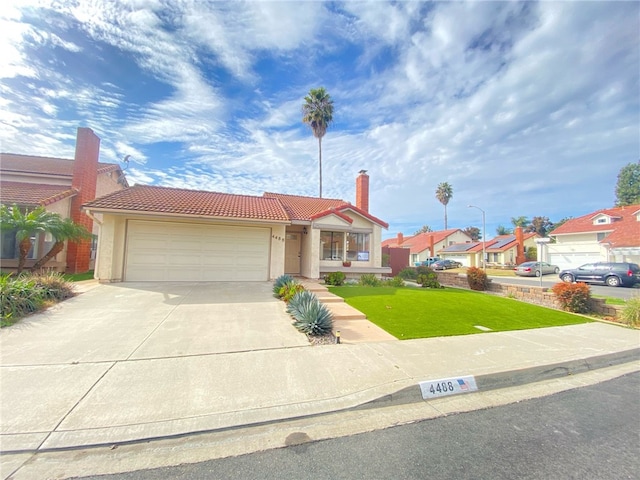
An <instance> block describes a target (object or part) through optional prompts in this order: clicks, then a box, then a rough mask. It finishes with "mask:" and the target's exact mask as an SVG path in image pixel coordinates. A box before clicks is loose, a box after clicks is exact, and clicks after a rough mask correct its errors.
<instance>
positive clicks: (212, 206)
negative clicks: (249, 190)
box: [84, 185, 289, 221]
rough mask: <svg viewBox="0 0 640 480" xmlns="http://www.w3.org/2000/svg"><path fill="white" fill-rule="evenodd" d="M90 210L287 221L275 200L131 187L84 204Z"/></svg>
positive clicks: (166, 188) (282, 209)
mask: <svg viewBox="0 0 640 480" xmlns="http://www.w3.org/2000/svg"><path fill="white" fill-rule="evenodd" d="M84 207H85V208H89V209H92V210H98V211H100V210H110V211H113V210H122V211H130V212H133V211H135V212H150V213H160V214H162V213H164V214H173V215H176V214H177V215H193V216H198V217H202V216H205V217H222V218H246V219H257V220H272V221H288V220H289V217H288V215H287V212H286V211H285V209H284V208H283V207H282V204H281V203H280V202H279V201H278V199H276V198H265V197H254V196H249V195H233V194H229V193H218V192H206V191H200V190H185V189H180V188H169V187H157V186H149V185H134V186H133V187H130V188H126V189H124V190H120V191H117V192H114V193H111V194H109V195H106V196H104V197H101V198H97V199H95V200H93V201H91V202H89V203H87V204H85V205H84Z"/></svg>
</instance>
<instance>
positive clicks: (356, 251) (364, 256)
mask: <svg viewBox="0 0 640 480" xmlns="http://www.w3.org/2000/svg"><path fill="white" fill-rule="evenodd" d="M369 250H370V247H369V234H368V233H348V234H347V260H350V261H354V262H368V261H369Z"/></svg>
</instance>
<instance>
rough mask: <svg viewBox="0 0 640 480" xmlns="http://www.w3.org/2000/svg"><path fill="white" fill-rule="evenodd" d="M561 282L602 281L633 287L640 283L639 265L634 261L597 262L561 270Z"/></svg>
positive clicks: (617, 285) (615, 285)
mask: <svg viewBox="0 0 640 480" xmlns="http://www.w3.org/2000/svg"><path fill="white" fill-rule="evenodd" d="M558 275H559V276H560V279H561V280H562V281H563V282H568V283H571V282H585V283H604V284H606V285H609V286H610V287H620V286H625V287H633V286H634V285H635V284H636V283H640V266H638V265H637V264H636V263H613V262H598V263H587V264H585V265H582V266H581V267H578V268H572V269H570V270H562V271H561V272H560V273H559V274H558Z"/></svg>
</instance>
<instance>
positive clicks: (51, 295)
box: [31, 272, 75, 302]
mask: <svg viewBox="0 0 640 480" xmlns="http://www.w3.org/2000/svg"><path fill="white" fill-rule="evenodd" d="M31 279H32V280H33V282H34V286H35V288H38V289H40V294H41V296H42V299H43V300H45V301H46V300H52V301H56V302H60V301H62V300H66V299H67V298H71V297H73V296H74V295H75V293H74V292H73V286H72V285H71V284H70V283H69V282H67V281H66V280H65V279H64V277H63V276H62V275H61V274H59V273H55V272H51V273H42V274H35V275H33V276H32V277H31Z"/></svg>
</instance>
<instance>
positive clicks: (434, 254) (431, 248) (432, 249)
mask: <svg viewBox="0 0 640 480" xmlns="http://www.w3.org/2000/svg"><path fill="white" fill-rule="evenodd" d="M429 251H430V252H431V256H432V257H435V256H436V249H435V246H434V244H433V235H429Z"/></svg>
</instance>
